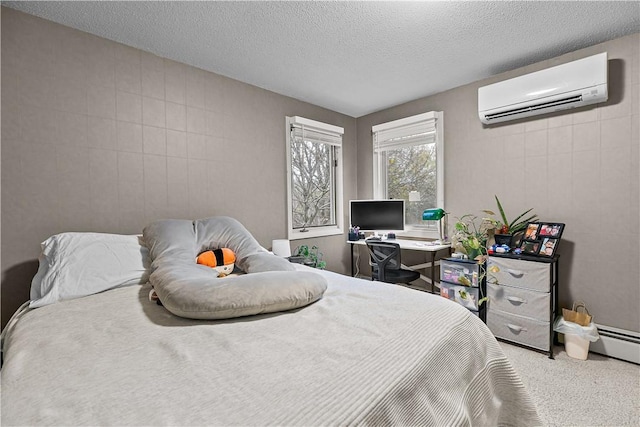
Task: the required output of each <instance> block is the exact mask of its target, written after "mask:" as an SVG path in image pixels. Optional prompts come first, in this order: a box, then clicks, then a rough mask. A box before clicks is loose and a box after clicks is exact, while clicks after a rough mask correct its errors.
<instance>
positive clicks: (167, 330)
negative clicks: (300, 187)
mask: <svg viewBox="0 0 640 427" xmlns="http://www.w3.org/2000/svg"><path fill="white" fill-rule="evenodd" d="M131 242H133V240H131V239H130V243H131ZM136 244H137V243H136ZM43 245H44V244H43ZM130 246H131V244H130ZM133 246H135V245H133ZM77 252H78V251H77V250H76V251H75V253H77ZM135 252H136V249H135V247H134V248H133V249H132V253H135ZM138 253H139V254H141V255H139V257H141V258H144V257H145V248H144V246H140V247H139V248H138ZM61 259H62V258H61ZM85 261H86V259H85ZM140 262H141V265H142V264H144V266H145V268H147V267H148V262H147V261H145V260H144V259H143V260H142V261H140ZM41 263H42V259H41ZM294 268H295V269H296V271H301V272H304V273H309V272H312V273H314V274H318V275H321V276H322V277H323V278H324V279H326V282H327V284H328V285H327V288H326V291H325V292H324V294H323V296H322V298H320V299H319V300H317V301H315V302H312V303H310V304H309V305H306V306H304V307H301V308H297V309H293V310H287V311H281V312H272V313H264V314H258V315H252V316H244V317H236V318H231V319H223V320H199V319H188V318H184V317H179V316H176V315H174V314H172V313H171V312H169V311H168V310H167V309H166V308H165V307H163V306H162V305H159V304H156V303H154V302H151V301H150V300H149V294H150V291H151V285H150V284H149V283H148V281H147V279H148V275H144V274H143V275H141V276H140V277H139V283H134V284H132V283H128V284H126V285H120V286H115V287H110V288H109V289H106V290H102V291H99V292H97V293H93V294H89V295H83V296H81V297H72V298H60V299H59V300H57V301H55V302H53V303H49V304H45V305H42V306H40V307H37V308H30V309H29V308H27V309H24V310H22V311H21V312H20V313H17V315H16V316H15V318H14V319H13V320H12V322H10V325H9V326H8V327H7V328H5V336H4V343H3V356H4V363H3V366H2V408H1V409H2V419H1V421H2V425H6V426H9V425H213V426H231V425H242V426H256V425H281V426H289V425H291V426H316V425H425V426H428V425H437V426H442V425H492V426H493V425H518V426H520V425H523V426H526V425H539V424H541V421H540V419H539V418H538V415H537V412H536V408H535V406H534V404H533V403H532V401H531V400H530V398H529V395H528V393H527V392H526V390H525V389H524V386H523V384H522V382H521V381H520V378H519V376H518V375H517V373H516V372H515V371H514V369H513V368H512V366H511V364H510V363H509V361H508V360H507V358H506V357H505V355H504V354H503V352H502V350H501V348H500V346H499V345H498V343H497V341H496V340H495V339H494V337H493V336H492V334H491V333H490V331H489V330H488V329H487V328H486V326H485V325H484V324H483V323H482V322H481V321H480V319H478V318H477V317H475V316H474V315H472V314H471V312H469V311H468V310H466V309H464V308H463V307H461V306H459V305H457V304H455V303H453V302H451V301H448V300H446V299H444V298H440V297H439V296H437V295H432V294H427V293H424V292H420V291H416V290H412V289H408V288H405V287H401V286H396V285H390V284H385V283H381V282H371V281H368V280H363V279H357V278H351V277H348V276H344V275H340V274H336V273H332V272H328V271H321V270H314V269H311V268H308V267H305V266H303V265H295V266H294ZM82 274H86V272H84V273H82ZM94 275H95V274H94ZM41 276H42V275H41ZM56 276H57V277H59V276H61V274H59V273H56ZM125 276H126V275H125ZM87 280H88V279H87ZM32 289H33V287H32ZM58 294H59V293H58ZM32 299H33V295H32Z"/></svg>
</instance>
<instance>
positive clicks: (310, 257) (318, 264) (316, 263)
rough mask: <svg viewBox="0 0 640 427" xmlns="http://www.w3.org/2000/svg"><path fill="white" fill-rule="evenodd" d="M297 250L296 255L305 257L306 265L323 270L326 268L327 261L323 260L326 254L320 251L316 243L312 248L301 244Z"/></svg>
mask: <svg viewBox="0 0 640 427" xmlns="http://www.w3.org/2000/svg"><path fill="white" fill-rule="evenodd" d="M295 252H296V253H295V255H294V256H300V257H303V258H304V265H307V266H309V267H314V268H319V269H321V270H324V269H325V268H326V266H327V263H326V261H323V260H322V258H323V257H324V254H323V253H322V252H320V249H319V248H318V247H317V246H315V245H314V246H312V247H311V249H309V246H307V245H300V246H298V248H297V249H296V250H295Z"/></svg>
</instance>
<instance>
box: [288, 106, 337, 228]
mask: <svg viewBox="0 0 640 427" xmlns="http://www.w3.org/2000/svg"><path fill="white" fill-rule="evenodd" d="M292 126H295V127H305V128H308V129H311V130H315V131H319V132H324V133H328V134H332V135H334V136H338V135H339V136H340V144H339V145H334V147H335V160H336V162H337V165H336V167H335V189H334V190H335V212H334V214H335V219H336V224H335V225H328V226H320V227H309V228H307V229H302V230H301V229H297V228H293V214H292V212H293V192H292V185H291V179H292V171H291V128H292ZM286 135H287V236H288V238H289V240H297V239H308V238H313V237H322V236H332V235H337V234H344V225H343V223H344V219H343V216H344V215H343V204H344V203H343V182H344V181H343V177H344V175H343V161H342V136H343V135H344V129H343V128H341V127H339V126H334V125H330V124H327V123H322V122H318V121H315V120H311V119H306V118H304V117H299V116H293V117H287V118H286Z"/></svg>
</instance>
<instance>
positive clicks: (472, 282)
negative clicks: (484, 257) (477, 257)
mask: <svg viewBox="0 0 640 427" xmlns="http://www.w3.org/2000/svg"><path fill="white" fill-rule="evenodd" d="M479 275H480V264H478V263H477V262H475V261H467V260H457V259H454V260H452V259H443V260H440V281H441V282H449V283H453V284H456V285H463V286H473V287H478V276H479Z"/></svg>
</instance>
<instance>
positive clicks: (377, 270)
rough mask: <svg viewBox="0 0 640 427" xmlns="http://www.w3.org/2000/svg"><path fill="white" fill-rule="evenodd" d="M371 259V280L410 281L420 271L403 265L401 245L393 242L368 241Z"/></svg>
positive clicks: (416, 276) (388, 281) (416, 277)
mask: <svg viewBox="0 0 640 427" xmlns="http://www.w3.org/2000/svg"><path fill="white" fill-rule="evenodd" d="M367 248H368V249H369V255H370V259H371V280H378V281H380V282H387V283H409V282H413V281H414V280H417V279H418V278H419V277H420V273H418V272H417V271H413V270H406V269H404V268H402V267H401V265H402V264H401V262H400V245H399V244H397V243H393V242H381V241H371V242H367Z"/></svg>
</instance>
